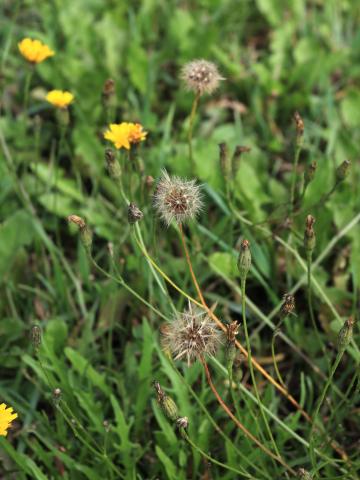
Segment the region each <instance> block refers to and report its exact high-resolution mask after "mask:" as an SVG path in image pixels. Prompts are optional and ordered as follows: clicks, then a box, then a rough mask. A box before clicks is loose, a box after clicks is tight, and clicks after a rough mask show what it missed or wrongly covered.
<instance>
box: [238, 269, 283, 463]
mask: <svg viewBox="0 0 360 480" xmlns="http://www.w3.org/2000/svg"><path fill="white" fill-rule="evenodd" d="M245 291H246V277H243V278H242V279H241V304H242V320H243V327H244V333H245V343H246V349H247V351H248V365H249V371H250V376H251V380H252V383H253V386H254V391H255V396H256V399H257V401H258V405H259V408H260V413H261V416H262V418H263V421H264V424H265V428H266V430H267V432H268V435H269V438H270V440H271V443H272V445H273V447H274V450H275V452H276V454H277V456H278V457H280V458H281V455H280V452H279V449H278V447H277V445H276V442H275V439H274V437H273V434H272V432H271V429H270V425H269V422H268V420H267V418H266V415H265V412H264V409H263V405H262V402H261V399H260V395H259V390H258V388H257V383H256V378H255V373H254V368H253V362H252V353H251V343H250V338H249V332H248V328H247V321H246V297H245Z"/></svg>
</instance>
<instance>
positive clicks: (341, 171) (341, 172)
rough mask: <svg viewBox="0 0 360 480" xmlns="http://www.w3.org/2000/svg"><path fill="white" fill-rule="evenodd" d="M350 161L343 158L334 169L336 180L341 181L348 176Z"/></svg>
mask: <svg viewBox="0 0 360 480" xmlns="http://www.w3.org/2000/svg"><path fill="white" fill-rule="evenodd" d="M350 165H351V162H350V161H349V160H344V161H343V162H342V164H341V165H339V166H338V168H337V169H336V180H337V181H338V182H342V181H343V180H345V178H346V177H347V176H348V174H349V171H350Z"/></svg>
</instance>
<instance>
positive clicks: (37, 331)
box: [30, 325, 41, 352]
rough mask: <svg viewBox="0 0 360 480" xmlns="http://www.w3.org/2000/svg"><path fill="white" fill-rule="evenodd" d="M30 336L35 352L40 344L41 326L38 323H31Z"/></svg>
mask: <svg viewBox="0 0 360 480" xmlns="http://www.w3.org/2000/svg"><path fill="white" fill-rule="evenodd" d="M30 338H31V343H32V346H33V348H34V350H35V352H37V351H38V350H39V348H40V345H41V327H40V326H39V325H33V326H32V328H31V332H30Z"/></svg>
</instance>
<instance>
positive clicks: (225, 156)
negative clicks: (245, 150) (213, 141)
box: [219, 142, 231, 182]
mask: <svg viewBox="0 0 360 480" xmlns="http://www.w3.org/2000/svg"><path fill="white" fill-rule="evenodd" d="M219 150H220V168H221V172H222V174H223V177H224V179H225V181H226V182H229V181H230V177H231V163H230V159H229V149H228V146H227V145H226V143H224V142H223V143H219Z"/></svg>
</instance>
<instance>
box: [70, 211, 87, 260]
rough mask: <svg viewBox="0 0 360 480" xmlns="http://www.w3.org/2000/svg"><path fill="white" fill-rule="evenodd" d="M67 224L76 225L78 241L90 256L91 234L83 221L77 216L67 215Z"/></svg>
mask: <svg viewBox="0 0 360 480" xmlns="http://www.w3.org/2000/svg"><path fill="white" fill-rule="evenodd" d="M68 222H69V223H73V224H74V225H77V227H78V228H79V232H80V239H81V242H82V244H83V246H84V248H85V250H86V251H87V252H88V253H89V254H90V253H91V247H92V232H91V230H90V229H89V228H88V226H87V225H86V223H85V220H84V219H82V218H81V217H79V216H78V215H69V216H68Z"/></svg>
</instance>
